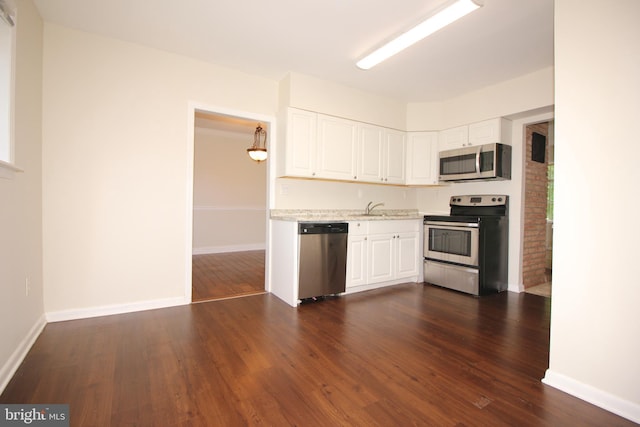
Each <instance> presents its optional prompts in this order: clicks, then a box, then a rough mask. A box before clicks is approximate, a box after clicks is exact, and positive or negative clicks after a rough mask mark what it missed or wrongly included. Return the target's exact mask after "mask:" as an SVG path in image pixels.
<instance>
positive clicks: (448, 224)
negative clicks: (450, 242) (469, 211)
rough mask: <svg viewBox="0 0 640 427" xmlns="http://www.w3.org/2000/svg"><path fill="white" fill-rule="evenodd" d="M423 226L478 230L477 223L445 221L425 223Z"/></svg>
mask: <svg viewBox="0 0 640 427" xmlns="http://www.w3.org/2000/svg"><path fill="white" fill-rule="evenodd" d="M424 224H425V225H434V226H436V227H458V228H469V227H473V228H478V227H479V224H478V223H477V222H446V221H425V223H424Z"/></svg>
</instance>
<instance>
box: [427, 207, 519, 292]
mask: <svg viewBox="0 0 640 427" xmlns="http://www.w3.org/2000/svg"><path fill="white" fill-rule="evenodd" d="M449 205H450V208H451V215H449V216H435V215H427V216H425V217H424V281H425V282H427V283H431V284H434V285H438V286H442V287H446V288H450V289H455V290H457V291H461V292H466V293H469V294H473V295H484V294H488V293H492V292H500V291H503V290H506V289H507V271H508V269H507V265H508V243H509V238H508V212H507V206H508V196H505V195H480V196H453V197H451V199H450V202H449Z"/></svg>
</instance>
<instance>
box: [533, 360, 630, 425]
mask: <svg viewBox="0 0 640 427" xmlns="http://www.w3.org/2000/svg"><path fill="white" fill-rule="evenodd" d="M542 382H543V383H544V384H546V385H549V386H551V387H554V388H557V389H558V390H561V391H564V392H565V393H568V394H570V395H572V396H575V397H577V398H579V399H582V400H584V401H586V402H589V403H591V404H593V405H596V406H598V407H600V408H602V409H605V410H607V411H609V412H613V413H614V414H616V415H620V416H621V417H624V418H626V419H628V420H631V421H633V422H635V423H640V405H639V404H637V403H634V402H630V401H628V400H624V399H621V398H619V397H617V396H614V395H612V394H610V393H607V392H605V391H602V390H600V389H597V388H595V387H593V386H590V385H588V384H584V383H581V382H580V381H576V380H574V379H573V378H570V377H567V376H566V375H562V374H559V373H557V372H554V371H552V370H551V369H547V372H546V373H545V376H544V378H543V379H542Z"/></svg>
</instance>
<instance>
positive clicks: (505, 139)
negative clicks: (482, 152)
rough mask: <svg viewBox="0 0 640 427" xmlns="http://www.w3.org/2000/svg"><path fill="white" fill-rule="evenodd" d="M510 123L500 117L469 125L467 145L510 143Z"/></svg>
mask: <svg viewBox="0 0 640 427" xmlns="http://www.w3.org/2000/svg"><path fill="white" fill-rule="evenodd" d="M510 131H511V121H510V120H507V119H503V118H501V117H499V118H497V119H491V120H485V121H483V122H478V123H472V124H470V125H469V144H470V145H482V144H492V143H494V142H501V143H503V144H510V143H511V138H510V135H511V132H510Z"/></svg>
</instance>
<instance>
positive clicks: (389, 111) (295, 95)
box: [280, 73, 406, 130]
mask: <svg viewBox="0 0 640 427" xmlns="http://www.w3.org/2000/svg"><path fill="white" fill-rule="evenodd" d="M280 107H281V108H284V107H295V108H300V109H302V110H309V111H316V112H318V113H323V114H328V115H331V116H338V117H344V118H347V119H351V120H357V121H360V122H365V123H372V124H376V125H379V126H384V127H388V128H392V129H399V130H406V129H405V126H406V103H404V102H401V101H399V100H397V99H393V98H388V97H384V96H380V95H376V94H373V93H369V92H364V91H362V90H358V89H354V88H350V87H347V86H343V85H339V84H336V83H332V82H328V81H326V80H321V79H318V78H315V77H311V76H307V75H304V74H299V73H290V74H288V75H287V77H285V78H284V79H283V81H282V82H281V83H280Z"/></svg>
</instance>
